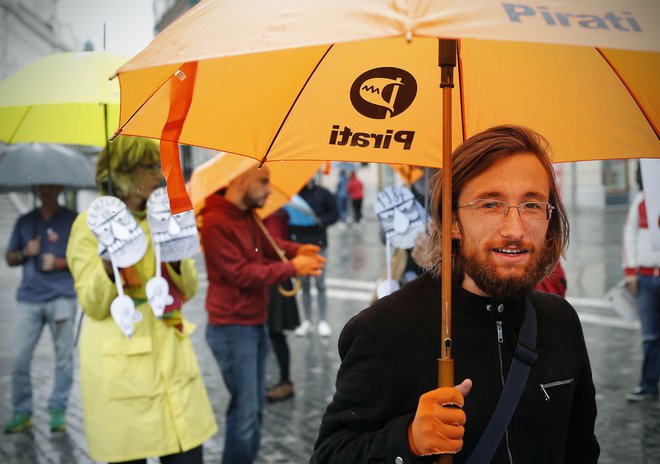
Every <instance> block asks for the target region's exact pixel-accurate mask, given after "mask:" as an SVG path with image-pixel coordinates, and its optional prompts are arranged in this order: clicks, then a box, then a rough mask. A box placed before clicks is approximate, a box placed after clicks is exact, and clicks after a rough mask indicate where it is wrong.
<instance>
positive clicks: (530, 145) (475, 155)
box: [426, 125, 569, 282]
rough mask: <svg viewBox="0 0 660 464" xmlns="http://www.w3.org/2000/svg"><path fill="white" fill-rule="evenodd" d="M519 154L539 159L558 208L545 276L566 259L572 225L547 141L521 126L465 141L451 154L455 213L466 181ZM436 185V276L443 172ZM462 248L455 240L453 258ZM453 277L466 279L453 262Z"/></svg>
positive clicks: (431, 258) (431, 259)
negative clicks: (560, 194)
mask: <svg viewBox="0 0 660 464" xmlns="http://www.w3.org/2000/svg"><path fill="white" fill-rule="evenodd" d="M520 153H531V154H533V155H534V156H536V157H537V158H538V160H539V161H540V162H541V164H542V165H543V169H544V170H545V172H546V174H547V175H548V180H549V182H550V198H549V200H548V201H549V202H550V204H551V205H552V206H554V207H555V210H554V211H553V214H552V217H551V218H550V224H549V225H548V232H547V235H546V240H547V241H548V247H547V252H548V253H549V254H550V255H551V257H552V259H548V261H547V262H548V266H547V267H546V269H545V272H546V275H547V274H549V273H551V272H552V271H553V269H554V268H555V266H556V264H557V262H558V261H559V257H560V256H563V255H564V253H565V252H566V248H567V247H568V237H569V224H568V217H567V215H566V209H565V208H564V203H563V202H562V200H561V197H560V196H559V191H558V189H557V182H556V180H555V176H554V171H553V169H552V164H551V161H550V148H549V143H548V141H547V140H546V139H545V138H544V137H543V136H541V135H540V134H538V133H536V132H534V131H533V130H531V129H528V128H526V127H522V126H514V125H504V126H497V127H492V128H490V129H487V130H485V131H483V132H480V133H478V134H475V135H473V136H472V137H470V138H469V139H467V140H466V141H465V142H463V143H462V144H461V145H460V146H459V147H458V148H456V150H454V153H452V157H451V159H452V167H453V171H452V188H453V190H452V200H451V204H452V214H456V206H457V204H458V197H459V195H460V193H461V191H462V189H463V187H464V186H465V184H466V183H467V182H469V181H470V180H472V179H474V178H475V177H476V176H478V175H479V174H481V173H483V172H485V171H487V170H488V169H489V168H490V167H491V166H492V165H493V164H494V163H496V162H497V161H499V160H500V159H502V158H505V157H507V156H511V155H516V154H520ZM432 183H433V185H434V189H433V194H432V197H431V211H432V215H433V226H434V227H432V231H431V237H430V240H429V248H428V254H427V262H426V267H427V268H429V269H430V270H431V271H433V274H434V275H435V276H436V277H439V276H440V273H441V263H442V247H441V240H442V237H441V235H442V234H441V229H442V227H441V224H442V185H441V184H442V183H441V172H437V173H436V174H435V175H434V176H433V179H432ZM458 247H459V240H456V239H454V240H452V257H453V256H454V255H455V254H456V252H457V250H458ZM452 261H453V267H452V277H453V279H454V281H455V282H460V281H461V280H462V279H463V269H458V268H457V267H459V266H457V261H458V260H452Z"/></svg>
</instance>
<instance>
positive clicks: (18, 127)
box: [7, 105, 32, 144]
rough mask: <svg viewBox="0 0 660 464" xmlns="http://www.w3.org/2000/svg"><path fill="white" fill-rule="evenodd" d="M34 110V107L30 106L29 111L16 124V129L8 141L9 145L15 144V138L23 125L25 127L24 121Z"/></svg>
mask: <svg viewBox="0 0 660 464" xmlns="http://www.w3.org/2000/svg"><path fill="white" fill-rule="evenodd" d="M31 109H32V105H30V106H28V109H27V110H26V111H25V113H23V116H21V120H20V121H19V123H18V124H16V128H15V129H14V132H13V133H12V134H11V137H9V139H8V140H7V143H8V144H12V143H14V137H16V133H17V132H18V130H19V129H20V128H21V125H23V121H25V118H26V117H27V115H28V113H29V112H30V110H31Z"/></svg>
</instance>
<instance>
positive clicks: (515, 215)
mask: <svg viewBox="0 0 660 464" xmlns="http://www.w3.org/2000/svg"><path fill="white" fill-rule="evenodd" d="M500 234H502V235H503V236H505V237H511V238H520V237H522V236H524V235H525V223H524V222H523V219H522V215H521V214H520V211H519V210H518V208H517V207H515V206H509V210H508V211H507V213H506V214H505V215H504V217H503V218H502V226H501V228H500Z"/></svg>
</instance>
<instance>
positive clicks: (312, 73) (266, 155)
mask: <svg viewBox="0 0 660 464" xmlns="http://www.w3.org/2000/svg"><path fill="white" fill-rule="evenodd" d="M332 47H334V44H331V45H330V46H329V47H328V49H327V50H326V51H325V53H323V56H322V57H321V58H319V61H318V63H316V66H314V69H313V70H312V72H311V73H309V76H307V80H306V81H305V84H304V85H303V86H302V87H301V88H300V91H299V92H298V95H296V98H295V99H294V100H293V102H292V103H291V106H290V107H289V110H288V111H287V112H286V116H285V117H284V119H282V122H281V123H280V127H278V128H277V132H275V135H274V136H273V139H272V140H271V141H270V145H269V146H268V150H266V154H265V155H264V157H263V158H262V159H261V161H259V167H261V166H263V164H264V163H265V162H266V158H267V157H268V155H269V154H270V150H271V148H273V145H274V144H275V141H276V140H277V136H278V135H280V132H281V131H282V128H283V127H284V124H286V121H287V119H289V115H290V114H291V111H293V108H294V107H295V106H296V103H297V102H298V99H300V96H301V95H302V93H303V92H304V91H305V88H307V84H309V81H310V80H311V79H312V77H313V76H314V73H316V70H317V69H318V68H319V66H320V65H321V63H322V62H323V60H324V59H325V57H326V56H328V53H329V52H330V50H332Z"/></svg>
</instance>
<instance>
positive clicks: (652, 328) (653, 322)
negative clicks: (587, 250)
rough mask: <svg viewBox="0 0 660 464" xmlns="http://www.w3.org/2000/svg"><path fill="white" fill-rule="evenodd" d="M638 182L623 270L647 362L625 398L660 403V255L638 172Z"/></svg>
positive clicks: (625, 230) (625, 231)
mask: <svg viewBox="0 0 660 464" xmlns="http://www.w3.org/2000/svg"><path fill="white" fill-rule="evenodd" d="M637 182H638V184H639V187H640V190H639V192H638V193H637V195H636V196H635V198H634V199H633V201H632V203H631V205H630V209H629V210H628V216H627V217H626V222H625V225H624V227H623V267H624V273H625V282H626V286H627V287H628V289H629V290H630V291H631V293H632V294H633V295H635V297H636V299H637V307H638V309H639V316H640V321H641V325H642V337H643V341H642V348H643V352H644V360H643V363H642V373H641V379H640V382H639V385H637V386H636V387H635V388H634V389H633V390H632V391H631V392H630V393H628V394H627V395H626V398H627V399H628V401H645V400H657V398H658V380H659V379H660V251H657V250H653V249H652V247H651V235H650V231H649V218H648V216H647V214H646V202H645V200H644V191H643V186H642V179H641V174H640V171H639V169H638V170H637Z"/></svg>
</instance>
